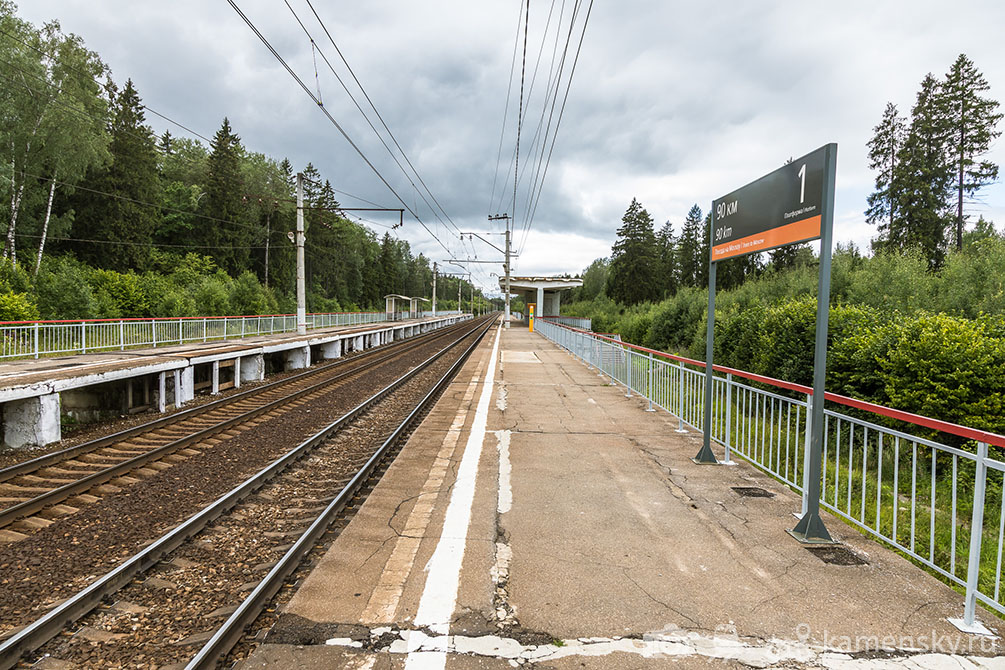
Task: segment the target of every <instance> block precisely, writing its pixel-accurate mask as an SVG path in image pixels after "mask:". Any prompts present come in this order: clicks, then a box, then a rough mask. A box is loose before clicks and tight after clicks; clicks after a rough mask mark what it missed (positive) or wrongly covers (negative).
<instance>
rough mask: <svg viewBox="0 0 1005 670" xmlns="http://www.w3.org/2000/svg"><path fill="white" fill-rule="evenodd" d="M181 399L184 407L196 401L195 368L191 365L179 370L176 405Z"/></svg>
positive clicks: (176, 379) (176, 380)
mask: <svg viewBox="0 0 1005 670" xmlns="http://www.w3.org/2000/svg"><path fill="white" fill-rule="evenodd" d="M179 398H180V402H181V404H182V405H183V404H185V403H187V402H189V401H190V400H194V399H195V368H194V367H193V366H191V365H189V366H188V367H186V368H182V369H181V370H179V371H178V376H177V377H175V404H178V402H179ZM178 406H179V407H180V406H181V405H178Z"/></svg>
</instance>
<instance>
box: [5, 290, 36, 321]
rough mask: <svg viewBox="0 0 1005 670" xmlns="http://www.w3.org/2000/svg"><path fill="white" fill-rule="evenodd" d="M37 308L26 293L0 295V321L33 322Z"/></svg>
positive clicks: (11, 292) (10, 292)
mask: <svg viewBox="0 0 1005 670" xmlns="http://www.w3.org/2000/svg"><path fill="white" fill-rule="evenodd" d="M36 319H38V306H37V305H36V304H35V303H34V302H32V300H31V298H30V297H28V294H27V293H14V292H13V291H7V292H6V293H0V321H35V320H36Z"/></svg>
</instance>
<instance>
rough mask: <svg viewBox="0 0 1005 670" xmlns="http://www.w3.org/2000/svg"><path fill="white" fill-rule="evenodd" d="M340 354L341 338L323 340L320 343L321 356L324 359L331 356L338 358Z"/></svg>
mask: <svg viewBox="0 0 1005 670" xmlns="http://www.w3.org/2000/svg"><path fill="white" fill-rule="evenodd" d="M341 355H342V340H334V341H332V342H325V343H324V344H322V345H321V358H322V359H324V360H330V359H332V358H339V357H340V356H341Z"/></svg>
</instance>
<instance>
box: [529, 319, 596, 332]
mask: <svg viewBox="0 0 1005 670" xmlns="http://www.w3.org/2000/svg"><path fill="white" fill-rule="evenodd" d="M541 318H542V319H547V320H548V321H552V322H554V323H557V324H560V325H563V326H572V327H573V328H580V329H582V330H592V329H593V319H587V318H585V317H580V316H543V317H541Z"/></svg>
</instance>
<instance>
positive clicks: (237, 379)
mask: <svg viewBox="0 0 1005 670" xmlns="http://www.w3.org/2000/svg"><path fill="white" fill-rule="evenodd" d="M234 388H236V389H239V388H241V357H240V356H238V357H237V358H235V359H234Z"/></svg>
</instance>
